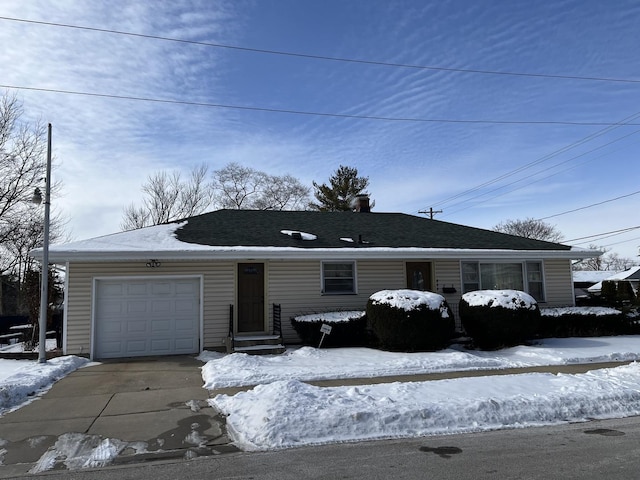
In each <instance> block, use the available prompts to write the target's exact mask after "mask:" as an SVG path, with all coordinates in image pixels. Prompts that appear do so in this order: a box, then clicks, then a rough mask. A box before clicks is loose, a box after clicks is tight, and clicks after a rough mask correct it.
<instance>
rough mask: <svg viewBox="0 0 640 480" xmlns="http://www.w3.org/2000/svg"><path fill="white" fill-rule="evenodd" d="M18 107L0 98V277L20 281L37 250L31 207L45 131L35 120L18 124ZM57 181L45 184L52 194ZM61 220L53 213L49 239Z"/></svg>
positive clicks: (39, 240)
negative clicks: (33, 251)
mask: <svg viewBox="0 0 640 480" xmlns="http://www.w3.org/2000/svg"><path fill="white" fill-rule="evenodd" d="M23 114H24V111H23V106H22V103H21V102H20V101H19V100H18V98H17V96H16V95H10V94H8V93H5V94H4V95H3V96H2V97H1V98H0V273H4V272H9V273H10V274H11V275H13V276H15V277H16V278H17V279H18V282H20V281H21V280H22V279H23V276H24V273H25V272H26V271H28V270H30V269H32V268H33V267H34V265H33V259H31V258H30V257H29V256H28V255H27V253H28V251H29V250H31V249H33V248H36V247H39V246H42V244H43V239H44V237H43V234H44V223H43V222H44V217H43V214H44V212H43V209H42V208H38V207H36V206H35V205H33V204H32V203H31V199H32V197H33V194H34V191H35V189H36V188H38V187H40V188H42V187H43V185H44V182H46V181H50V179H45V178H44V176H45V173H46V152H47V132H46V130H47V129H46V126H45V125H43V124H42V123H41V122H25V121H23V119H22V117H23ZM60 188H61V183H60V182H54V183H53V184H52V185H51V191H52V195H53V196H55V194H56V193H57V192H59V190H60ZM64 225H65V222H64V221H63V219H62V218H61V216H60V215H54V216H53V217H52V218H51V224H50V227H51V228H50V239H51V240H52V241H54V242H55V241H56V240H57V239H60V238H62V236H63V235H64Z"/></svg>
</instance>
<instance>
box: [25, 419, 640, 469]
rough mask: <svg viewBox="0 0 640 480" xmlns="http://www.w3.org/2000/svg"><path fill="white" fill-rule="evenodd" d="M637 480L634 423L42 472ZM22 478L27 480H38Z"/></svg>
mask: <svg viewBox="0 0 640 480" xmlns="http://www.w3.org/2000/svg"><path fill="white" fill-rule="evenodd" d="M638 476H640V417H632V418H629V419H622V420H606V421H594V422H588V423H580V424H571V425H564V426H556V427H541V428H527V429H519V430H506V431H495V432H489V433H476V434H470V435H451V436H437V437H423V438H420V439H413V440H392V441H377V442H366V443H356V444H342V445H326V446H319V447H312V448H299V449H291V450H282V451H276V452H267V453H237V454H228V455H220V456H216V457H206V458H205V457H203V458H198V459H195V460H191V461H175V462H165V463H158V462H156V463H148V464H138V465H121V466H112V467H108V468H104V469H100V470H91V471H76V472H69V471H60V472H48V473H47V474H45V475H43V477H44V478H47V479H58V478H60V479H62V478H64V479H78V480H79V479H112V478H117V479H118V480H128V479H153V480H165V479H166V480H174V479H176V478H180V479H181V480H188V479H201V478H202V479H205V478H206V479H210V480H213V479H247V480H248V479H274V480H275V479H277V480H288V479H296V480H298V479H331V480H336V479H370V480H376V479H385V480H386V479H393V480H402V479H456V480H466V479H469V480H470V479H473V480H478V479H545V480H555V479H581V480H585V479H586V480H589V479H599V480H601V479H603V478H606V479H607V480H615V479H624V480H630V479H634V478H638ZM38 477H39V476H38V475H29V476H28V478H38Z"/></svg>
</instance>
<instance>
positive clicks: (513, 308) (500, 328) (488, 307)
mask: <svg viewBox="0 0 640 480" xmlns="http://www.w3.org/2000/svg"><path fill="white" fill-rule="evenodd" d="M459 305H460V310H459V312H460V320H461V321H462V326H463V327H464V329H465V331H466V332H467V335H469V336H470V337H471V338H473V342H474V344H475V345H476V346H477V347H479V348H483V349H496V348H501V347H506V346H513V345H519V344H521V343H523V342H524V341H525V340H527V339H529V338H532V337H533V336H534V335H535V334H536V333H537V332H538V330H539V328H540V309H539V308H538V303H537V302H536V300H535V299H534V298H533V297H532V296H531V295H529V294H527V293H525V292H521V291H519V290H478V291H474V292H468V293H465V294H464V295H462V298H461V299H460V304H459Z"/></svg>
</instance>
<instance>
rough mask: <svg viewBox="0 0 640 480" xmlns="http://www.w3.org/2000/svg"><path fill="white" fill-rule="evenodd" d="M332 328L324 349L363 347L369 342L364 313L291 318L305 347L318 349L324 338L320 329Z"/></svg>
mask: <svg viewBox="0 0 640 480" xmlns="http://www.w3.org/2000/svg"><path fill="white" fill-rule="evenodd" d="M323 324H326V325H329V326H331V334H330V335H326V336H325V338H324V340H323V342H322V346H323V347H355V346H363V345H365V344H366V341H367V317H366V315H365V312H363V311H344V312H342V311H339V312H324V313H314V314H311V315H300V316H297V317H292V318H291V325H292V326H293V328H294V329H295V331H296V332H297V333H298V336H299V337H300V339H301V340H302V343H303V344H304V345H309V346H312V347H317V346H318V345H319V343H320V339H321V338H322V332H320V327H321V326H322V325H323Z"/></svg>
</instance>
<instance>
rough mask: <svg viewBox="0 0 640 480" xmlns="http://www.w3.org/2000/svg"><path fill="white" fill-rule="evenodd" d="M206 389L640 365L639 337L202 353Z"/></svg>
mask: <svg viewBox="0 0 640 480" xmlns="http://www.w3.org/2000/svg"><path fill="white" fill-rule="evenodd" d="M199 358H200V360H202V361H206V362H207V363H206V364H205V365H204V366H203V367H202V378H203V380H204V388H206V389H209V390H211V389H216V388H226V387H241V386H247V385H257V384H260V383H271V382H277V381H281V380H301V381H310V380H331V379H336V378H374V377H389V376H393V375H416V374H424V373H441V372H454V371H473V370H498V369H505V368H520V367H535V366H548V365H569V364H580V363H594V362H614V361H632V360H640V337H636V336H617V337H600V338H596V339H593V338H548V339H545V340H542V341H540V342H539V343H537V344H536V345H533V346H524V345H520V346H517V347H511V348H506V349H503V350H497V351H481V350H466V349H464V348H463V347H461V346H456V347H454V348H450V349H447V350H440V351H438V352H415V353H397V352H385V351H381V350H374V349H371V348H336V349H324V350H320V349H317V348H313V347H302V348H299V349H295V350H287V352H286V353H284V354H282V355H247V354H246V353H233V354H231V355H222V354H219V353H216V354H209V353H208V352H204V353H203V354H202V355H200V357H199Z"/></svg>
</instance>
